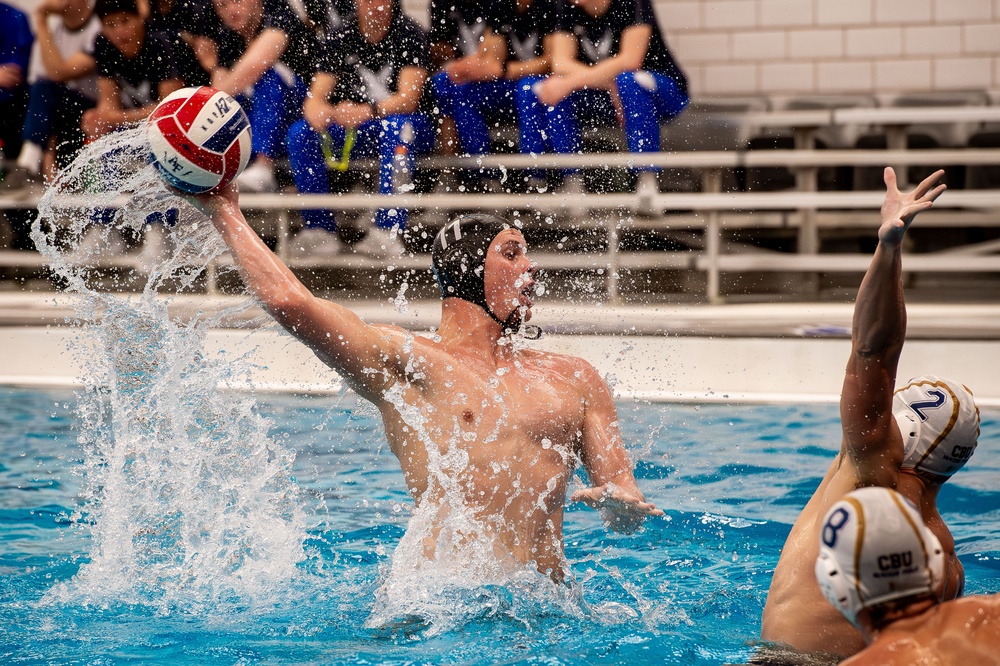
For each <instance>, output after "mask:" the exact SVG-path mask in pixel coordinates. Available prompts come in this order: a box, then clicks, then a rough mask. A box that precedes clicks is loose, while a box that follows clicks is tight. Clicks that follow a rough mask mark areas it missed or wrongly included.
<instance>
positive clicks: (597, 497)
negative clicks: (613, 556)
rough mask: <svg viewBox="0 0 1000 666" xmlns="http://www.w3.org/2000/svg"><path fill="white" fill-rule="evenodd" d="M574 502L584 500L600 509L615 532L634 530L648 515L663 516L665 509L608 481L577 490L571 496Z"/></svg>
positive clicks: (585, 502)
mask: <svg viewBox="0 0 1000 666" xmlns="http://www.w3.org/2000/svg"><path fill="white" fill-rule="evenodd" d="M570 501H572V502H582V503H583V504H586V505H587V506H589V507H591V508H593V509H598V510H600V512H601V516H602V517H603V518H604V522H605V523H607V525H608V527H609V528H610V529H612V530H614V531H615V532H624V533H626V534H628V533H630V532H634V531H635V530H637V529H639V526H640V525H642V521H643V520H645V518H646V516H662V515H663V511H661V510H660V509H657V508H656V506H655V505H654V504H652V503H650V502H645V501H643V500H641V499H640V498H638V497H636V496H635V495H633V494H632V493H630V492H628V491H626V490H624V489H622V488H620V487H619V486H616V485H615V484H613V483H606V484H604V485H602V486H596V487H594V488H584V489H583V490H577V491H576V492H574V493H573V495H572V496H571V497H570Z"/></svg>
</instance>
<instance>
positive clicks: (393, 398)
mask: <svg viewBox="0 0 1000 666" xmlns="http://www.w3.org/2000/svg"><path fill="white" fill-rule="evenodd" d="M197 201H198V204H199V205H200V206H201V207H202V209H203V210H204V211H205V212H206V213H207V214H209V215H210V216H211V218H212V221H213V223H214V224H215V226H216V228H217V229H218V230H219V232H220V233H221V234H222V237H223V238H224V239H225V242H226V244H227V245H228V246H229V249H230V251H231V252H232V255H233V257H234V259H235V261H236V263H237V265H238V266H239V268H240V271H241V274H242V275H243V278H244V280H245V281H246V283H247V285H248V287H249V289H250V291H251V292H252V293H253V294H254V295H255V296H256V297H257V298H258V299H259V300H260V302H261V304H262V305H263V306H264V307H265V308H266V309H267V311H268V312H269V313H270V314H271V315H272V316H273V317H274V318H275V319H276V320H277V321H278V322H279V323H280V324H281V325H282V326H284V327H285V329H287V330H288V331H289V332H290V333H292V335H294V336H296V337H297V338H299V339H300V340H301V341H302V342H304V343H305V344H306V345H308V346H309V347H310V348H311V349H312V350H313V351H314V352H315V354H316V355H317V356H318V357H319V358H320V359H321V360H322V361H323V362H325V363H326V364H327V365H329V366H330V367H332V368H333V369H335V370H336V371H337V372H338V373H340V374H341V376H342V377H343V378H344V380H345V381H346V382H347V383H348V385H350V387H351V388H353V389H354V390H355V391H356V392H357V393H358V394H359V395H360V396H362V397H363V398H365V399H367V400H369V401H371V402H372V403H374V404H375V406H376V407H377V408H378V409H379V412H380V413H381V416H382V421H383V423H384V425H385V432H386V437H387V439H388V442H389V446H390V447H391V449H392V452H393V453H394V454H395V456H396V458H397V459H398V460H399V463H400V466H401V467H402V471H403V476H404V478H405V480H406V484H407V488H408V490H409V492H410V494H411V495H412V496H413V498H414V502H415V509H414V515H413V518H411V521H410V525H409V528H408V530H407V534H406V535H405V536H404V537H403V539H404V541H405V542H407V543H414V542H415V543H421V544H423V546H422V547H423V552H424V555H425V557H426V560H427V561H428V562H429V563H431V564H433V563H434V562H449V563H456V564H455V566H461V567H464V568H465V571H466V572H467V573H468V575H467V576H465V578H466V579H468V578H470V577H474V575H475V574H474V572H476V571H483V570H489V571H492V572H495V571H496V570H497V567H498V566H503V567H505V568H506V569H507V570H510V569H516V568H522V569H523V568H531V569H536V570H537V571H540V572H543V573H544V574H546V575H548V576H550V577H551V578H553V579H554V580H557V581H559V580H563V579H564V577H565V575H566V572H565V557H564V554H563V540H562V526H563V505H564V503H565V500H566V495H567V492H568V490H569V487H570V483H571V479H572V478H573V472H574V469H575V468H576V466H577V463H578V462H582V464H583V465H584V467H585V468H586V471H587V475H588V478H589V480H590V483H591V484H592V487H590V488H584V489H579V490H577V491H575V492H574V493H573V495H572V498H571V499H572V500H574V501H580V502H583V503H585V504H587V505H588V506H593V507H597V508H600V509H601V511H602V514H603V516H604V518H605V521H606V522H607V524H608V525H609V526H610V527H611V528H613V529H616V530H621V531H629V530H634V529H636V528H637V527H638V526H639V525H640V524H641V523H642V522H643V520H644V519H645V517H646V516H648V515H662V511H660V510H658V509H657V508H656V507H655V506H654V505H652V504H650V503H648V502H646V501H645V498H644V497H643V495H642V493H641V492H640V491H639V489H638V487H637V486H636V483H635V478H634V476H633V473H632V463H631V461H630V460H629V457H628V454H627V452H626V451H625V447H624V446H623V445H622V441H621V437H620V435H619V431H618V417H617V414H616V408H615V403H614V400H613V399H612V395H611V392H610V391H609V389H608V387H607V385H606V384H605V382H604V380H603V379H602V378H601V377H600V376H599V375H598V374H597V372H596V371H595V370H594V368H593V367H592V366H591V365H590V364H589V363H587V362H586V361H584V360H582V359H579V358H575V357H571V356H565V355H561V354H552V353H548V352H542V351H537V350H532V349H524V348H522V347H521V346H520V345H511V344H508V343H509V340H510V337H509V336H510V334H511V332H513V331H515V330H516V329H518V328H519V326H520V324H521V322H522V321H527V319H528V318H529V317H530V315H531V308H532V305H533V304H532V300H531V299H532V295H533V293H534V278H533V272H534V265H533V264H532V263H531V261H530V260H529V259H528V256H527V254H526V251H527V248H526V246H525V241H524V237H523V236H522V235H521V232H520V231H518V230H517V229H515V228H512V227H511V226H510V225H509V224H506V223H505V222H503V221H502V220H499V219H498V218H492V217H487V216H469V217H464V218H458V219H457V220H455V221H452V222H451V223H449V224H448V225H447V226H445V227H444V228H443V229H442V231H441V233H440V234H439V235H438V237H437V240H436V241H435V249H434V257H433V260H434V267H435V271H436V273H437V277H438V279H439V281H440V284H441V287H442V305H441V324H440V327H439V328H438V330H437V334H436V335H435V336H434V338H426V337H418V336H414V335H413V334H412V333H410V332H408V331H405V330H403V329H401V328H398V327H394V326H385V325H372V324H368V323H365V322H364V321H363V320H362V319H361V318H360V317H358V316H357V315H356V314H355V313H354V312H352V311H351V310H349V309H347V308H345V307H344V306H342V305H338V304H336V303H332V302H330V301H327V300H324V299H320V298H316V297H315V296H313V295H312V294H311V293H310V292H309V291H308V290H307V289H306V287H305V286H304V285H303V284H302V283H301V282H300V281H299V280H298V278H296V277H295V275H294V274H293V273H292V272H291V271H290V270H289V269H288V268H287V267H286V266H285V265H284V264H283V263H282V262H281V261H280V260H279V259H278V258H277V257H276V256H275V255H274V253H272V252H271V251H270V250H269V249H268V248H267V246H266V245H264V243H263V242H262V241H261V240H260V238H259V237H258V236H257V234H256V233H254V232H253V230H252V229H251V228H250V226H249V225H248V224H247V222H246V220H245V219H244V217H243V214H242V212H241V211H240V208H239V195H238V194H237V191H236V189H235V188H232V187H231V188H228V189H227V190H224V191H223V192H222V193H220V194H218V195H214V196H201V197H198V199H197ZM414 532H419V534H414ZM484 541H485V542H488V543H489V547H488V548H478V549H476V550H475V552H474V553H473V552H469V548H468V544H469V543H471V542H476V543H479V544H482V543H483V542H484ZM400 547H402V542H401V545H400ZM485 552H488V553H489V555H488V557H487V556H484V555H483V553H485ZM476 558H480V559H484V558H485V559H490V558H492V559H491V561H490V562H487V563H485V564H484V563H483V562H482V561H476ZM470 582H473V583H474V582H475V581H470Z"/></svg>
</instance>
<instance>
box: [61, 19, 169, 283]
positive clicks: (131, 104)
mask: <svg viewBox="0 0 1000 666" xmlns="http://www.w3.org/2000/svg"><path fill="white" fill-rule="evenodd" d="M94 13H95V14H97V16H98V18H100V20H101V34H100V35H99V36H98V38H97V41H96V42H95V44H94V60H95V62H96V63H97V72H98V75H99V78H98V81H97V87H98V99H97V107H96V108H93V109H90V110H88V111H85V112H84V114H83V120H82V126H83V131H84V133H85V134H86V135H87V136H88V137H89V138H91V139H94V138H97V137H100V136H103V135H105V134H108V133H110V132H114V131H116V130H119V129H123V128H125V127H127V126H129V125H131V124H133V123H135V122H138V121H140V120H143V119H144V118H146V117H147V116H148V115H149V114H150V113H152V112H153V109H155V108H156V104H157V103H158V102H159V101H160V100H162V99H163V98H164V97H166V96H167V95H169V94H170V93H172V92H174V91H176V90H180V88H181V87H182V86H183V82H182V81H181V78H180V75H179V74H178V72H177V67H176V65H175V63H174V56H173V51H172V48H171V47H172V42H171V40H170V38H168V37H167V36H166V35H163V34H161V33H155V32H152V31H151V30H150V29H149V27H148V26H147V24H146V23H145V21H143V19H142V15H141V14H140V10H139V6H138V4H137V2H136V0H97V4H96V6H95V7H94ZM98 168H101V169H103V165H99V166H98ZM96 177H97V178H99V179H101V180H109V179H111V178H113V177H114V176H113V175H112V174H106V173H103V171H99V172H98V173H97V176H96ZM111 215H112V211H110V210H105V209H100V210H97V211H95V215H94V217H95V221H96V222H108V221H109V218H110V217H111ZM166 243H167V240H166V235H165V234H164V232H163V228H162V227H161V226H160V225H157V224H151V225H149V226H147V228H146V231H145V242H144V245H143V254H142V259H141V263H142V265H145V266H149V265H152V264H153V263H154V262H155V261H157V260H158V259H159V258H160V257H161V256H162V254H163V253H164V252H165V251H166V247H167V245H166ZM124 252H125V242H124V239H122V237H121V235H120V234H119V233H118V231H117V230H116V229H115V228H113V227H110V226H108V225H106V224H95V225H92V226H91V227H90V228H89V229H88V230H87V232H86V234H85V235H84V237H83V239H82V240H81V242H80V244H79V245H78V246H77V247H76V249H75V250H74V255H73V259H74V260H76V261H86V260H89V259H90V258H92V257H93V256H95V255H97V254H99V253H100V254H104V255H110V256H115V255H121V254H124Z"/></svg>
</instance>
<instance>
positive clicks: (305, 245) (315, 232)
mask: <svg viewBox="0 0 1000 666" xmlns="http://www.w3.org/2000/svg"><path fill="white" fill-rule="evenodd" d="M288 243H289V250H290V251H291V256H292V257H293V258H295V259H325V258H328V257H335V256H337V255H338V254H340V253H341V252H342V251H343V248H344V244H343V243H341V242H340V238H339V237H338V236H337V232H335V231H327V230H326V229H303V230H302V231H300V232H299V233H297V234H295V236H293V237H292V239H291V240H290V241H289V242H288Z"/></svg>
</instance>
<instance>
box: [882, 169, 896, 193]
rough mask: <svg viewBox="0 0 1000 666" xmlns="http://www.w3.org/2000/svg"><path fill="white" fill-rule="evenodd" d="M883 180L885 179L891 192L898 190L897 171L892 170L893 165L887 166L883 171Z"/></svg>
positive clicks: (887, 188)
mask: <svg viewBox="0 0 1000 666" xmlns="http://www.w3.org/2000/svg"><path fill="white" fill-rule="evenodd" d="M882 180H884V181H885V188H886V190H888V191H889V192H894V191H896V172H895V171H893V170H892V167H886V168H885V170H884V171H883V172H882Z"/></svg>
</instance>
